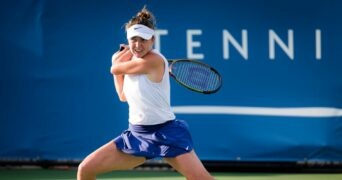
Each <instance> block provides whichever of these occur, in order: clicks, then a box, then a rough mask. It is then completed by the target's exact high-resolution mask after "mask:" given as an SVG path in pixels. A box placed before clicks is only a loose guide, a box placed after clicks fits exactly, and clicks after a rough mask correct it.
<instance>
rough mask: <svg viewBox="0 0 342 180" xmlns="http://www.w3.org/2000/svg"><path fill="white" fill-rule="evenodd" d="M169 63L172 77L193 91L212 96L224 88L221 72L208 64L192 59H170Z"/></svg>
mask: <svg viewBox="0 0 342 180" xmlns="http://www.w3.org/2000/svg"><path fill="white" fill-rule="evenodd" d="M168 62H169V73H170V75H171V77H173V78H174V79H175V80H176V82H178V83H179V84H181V85H183V86H184V87H186V88H188V89H190V90H192V91H195V92H198V93H203V94H212V93H215V92H217V91H218V90H219V89H220V88H221V86H222V78H221V75H220V74H219V72H218V71H217V70H215V69H214V68H212V67H210V66H209V65H207V64H204V63H202V62H199V61H197V60H190V59H170V60H168Z"/></svg>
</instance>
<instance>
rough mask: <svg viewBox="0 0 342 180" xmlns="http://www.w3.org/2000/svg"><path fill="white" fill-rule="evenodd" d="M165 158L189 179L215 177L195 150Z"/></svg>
mask: <svg viewBox="0 0 342 180" xmlns="http://www.w3.org/2000/svg"><path fill="white" fill-rule="evenodd" d="M165 160H166V162H167V163H169V164H170V165H171V166H172V167H173V168H175V169H176V170H177V171H178V172H179V173H181V174H183V175H184V176H185V177H187V179H198V178H202V179H213V178H212V177H211V175H210V174H209V172H208V171H207V170H206V169H205V167H204V166H203V164H202V162H201V161H200V160H199V158H198V157H197V155H196V153H195V152H194V151H191V152H189V153H185V154H182V155H179V156H177V157H175V158H165Z"/></svg>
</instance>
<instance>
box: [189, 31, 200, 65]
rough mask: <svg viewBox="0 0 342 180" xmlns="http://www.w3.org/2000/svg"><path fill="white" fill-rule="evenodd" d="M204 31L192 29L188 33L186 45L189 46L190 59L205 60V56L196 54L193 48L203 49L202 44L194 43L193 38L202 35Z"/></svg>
mask: <svg viewBox="0 0 342 180" xmlns="http://www.w3.org/2000/svg"><path fill="white" fill-rule="evenodd" d="M201 34H202V30H200V29H190V30H187V31H186V44H187V47H186V48H187V51H186V52H187V57H188V58H189V59H204V55H203V54H194V53H193V48H194V47H201V42H199V41H193V40H192V36H193V35H201Z"/></svg>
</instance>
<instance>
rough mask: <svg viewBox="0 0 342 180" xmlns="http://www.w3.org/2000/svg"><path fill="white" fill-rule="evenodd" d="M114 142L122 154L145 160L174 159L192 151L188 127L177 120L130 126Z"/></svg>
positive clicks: (183, 122)
mask: <svg viewBox="0 0 342 180" xmlns="http://www.w3.org/2000/svg"><path fill="white" fill-rule="evenodd" d="M114 142H115V144H116V146H117V148H118V149H119V150H121V151H122V152H124V153H127V154H131V155H134V156H142V157H145V158H147V159H152V158H156V157H176V156H178V155H181V154H184V153H187V152H190V151H191V150H192V149H193V142H192V139H191V135H190V132H189V129H188V125H187V123H186V122H185V121H183V120H178V119H176V120H171V121H168V122H166V123H163V124H157V125H132V124H130V125H129V128H128V130H126V131H124V132H123V133H122V134H121V135H120V136H118V137H116V138H115V139H114Z"/></svg>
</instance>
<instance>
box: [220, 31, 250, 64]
mask: <svg viewBox="0 0 342 180" xmlns="http://www.w3.org/2000/svg"><path fill="white" fill-rule="evenodd" d="M229 42H230V43H231V44H232V45H233V46H234V47H235V49H236V50H238V51H239V53H240V54H241V56H242V57H243V58H245V60H247V59H248V44H247V42H248V40H247V30H245V29H244V30H242V45H240V44H239V43H238V42H237V41H236V39H235V38H234V37H233V36H232V35H231V34H230V33H229V32H228V31H227V30H223V58H224V59H229V57H230V55H229Z"/></svg>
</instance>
